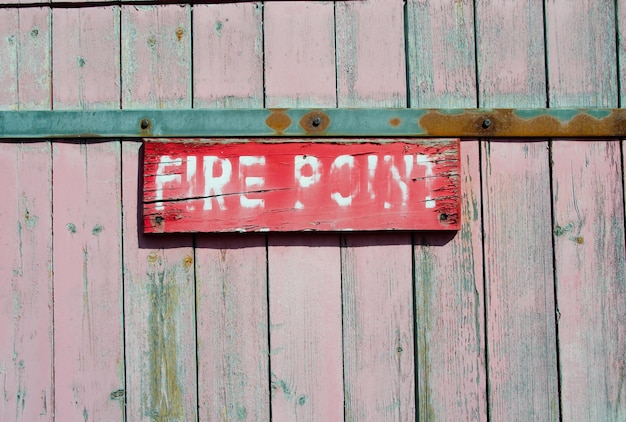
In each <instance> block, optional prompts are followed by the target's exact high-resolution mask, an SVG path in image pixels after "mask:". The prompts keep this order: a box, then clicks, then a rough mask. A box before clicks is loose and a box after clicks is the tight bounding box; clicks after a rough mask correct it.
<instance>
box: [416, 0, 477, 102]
mask: <svg viewBox="0 0 626 422" xmlns="http://www.w3.org/2000/svg"><path fill="white" fill-rule="evenodd" d="M406 22H407V29H406V40H407V61H408V67H407V71H408V75H407V80H408V81H409V86H410V96H409V99H410V106H411V107H468V108H471V107H476V105H477V94H476V69H475V67H476V66H475V57H474V56H475V55H474V5H473V2H472V1H469V0H461V1H455V2H450V1H446V0H408V1H407V11H406Z"/></svg>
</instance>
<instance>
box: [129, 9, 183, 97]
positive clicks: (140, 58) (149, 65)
mask: <svg viewBox="0 0 626 422" xmlns="http://www.w3.org/2000/svg"><path fill="white" fill-rule="evenodd" d="M190 17H191V7H190V6H189V5H187V6H178V5H167V6H124V7H122V31H123V32H122V106H123V108H125V109H133V108H134V109H137V108H173V107H178V108H190V107H191V101H192V100H191V85H192V82H191V63H192V59H191V19H190Z"/></svg>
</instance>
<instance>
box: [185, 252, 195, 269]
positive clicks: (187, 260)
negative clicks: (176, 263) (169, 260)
mask: <svg viewBox="0 0 626 422" xmlns="http://www.w3.org/2000/svg"><path fill="white" fill-rule="evenodd" d="M192 264H193V258H192V257H191V255H185V258H184V259H183V265H184V266H185V268H189V267H191V265H192Z"/></svg>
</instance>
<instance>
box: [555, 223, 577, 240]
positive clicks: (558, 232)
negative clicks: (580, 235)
mask: <svg viewBox="0 0 626 422" xmlns="http://www.w3.org/2000/svg"><path fill="white" fill-rule="evenodd" d="M573 229H574V223H571V222H570V223H567V224H566V225H565V226H562V227H561V226H559V225H558V224H557V225H556V227H554V235H555V236H557V237H558V236H563V235H564V234H565V233H568V232H571V231H572V230H573Z"/></svg>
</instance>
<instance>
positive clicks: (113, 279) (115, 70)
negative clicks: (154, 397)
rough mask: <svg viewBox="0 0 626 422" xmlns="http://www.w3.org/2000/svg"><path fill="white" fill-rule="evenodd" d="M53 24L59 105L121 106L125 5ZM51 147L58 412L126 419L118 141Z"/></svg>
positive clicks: (63, 15)
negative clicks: (121, 28)
mask: <svg viewBox="0 0 626 422" xmlns="http://www.w3.org/2000/svg"><path fill="white" fill-rule="evenodd" d="M53 21H54V26H53V28H54V29H53V51H54V60H53V63H54V66H53V76H52V79H53V81H52V82H53V87H54V90H53V95H52V98H53V108H54V109H102V108H117V107H119V103H120V91H119V86H120V85H119V84H120V70H119V9H118V8H115V7H111V8H93V9H85V10H81V9H55V10H54V11H53ZM52 151H53V156H52V160H53V209H54V217H55V218H54V224H53V230H54V234H55V236H54V241H55V249H54V263H55V265H54V321H55V326H54V339H55V342H54V345H55V347H54V352H55V353H54V355H55V360H54V363H55V416H56V417H57V418H60V419H67V420H72V419H80V418H83V419H94V420H100V419H111V420H115V419H121V418H123V417H124V399H123V397H124V394H123V392H124V383H125V375H124V337H123V336H124V334H123V333H124V331H123V321H122V315H123V305H122V300H123V295H122V270H121V267H122V263H121V258H122V239H121V233H122V232H121V229H122V227H121V211H122V204H121V153H120V143H119V142H118V141H109V142H104V143H100V144H89V145H87V144H78V143H61V142H56V143H54V144H53V149H52ZM120 391H121V392H122V393H121V394H120V393H119V392H120Z"/></svg>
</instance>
